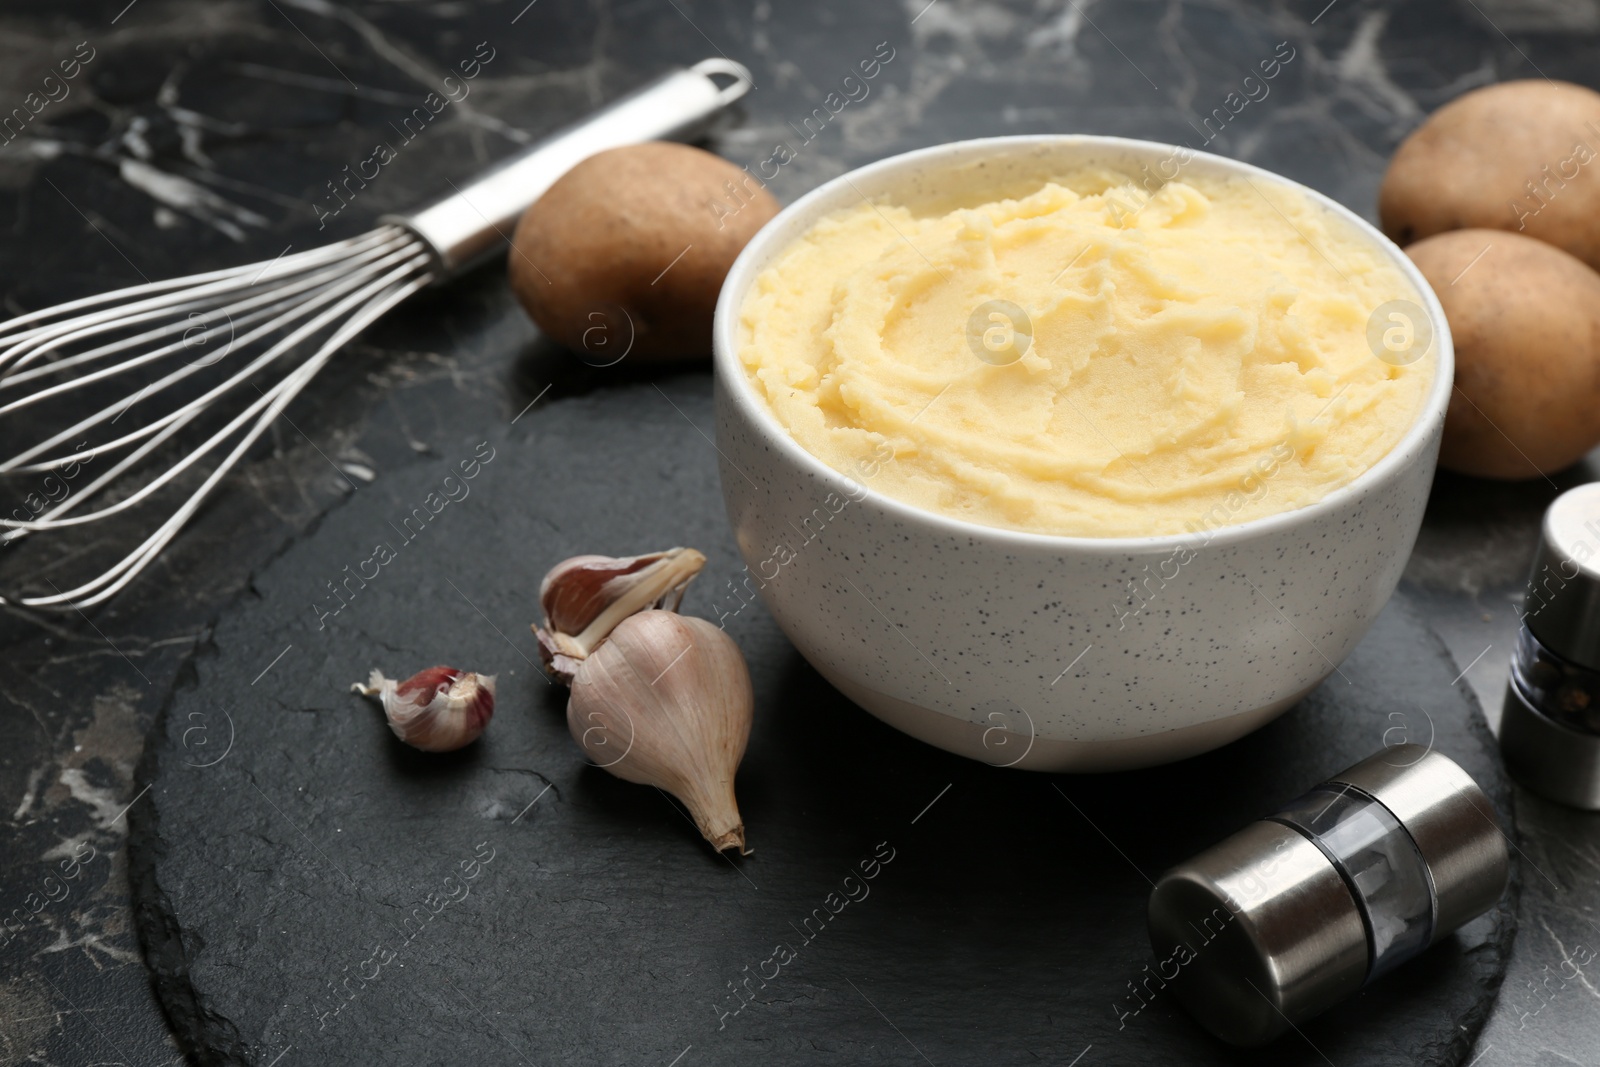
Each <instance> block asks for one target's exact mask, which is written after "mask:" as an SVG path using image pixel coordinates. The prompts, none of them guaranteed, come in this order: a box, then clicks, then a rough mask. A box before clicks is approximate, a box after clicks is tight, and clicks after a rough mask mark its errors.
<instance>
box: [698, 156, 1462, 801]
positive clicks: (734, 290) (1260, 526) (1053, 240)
mask: <svg viewBox="0 0 1600 1067" xmlns="http://www.w3.org/2000/svg"><path fill="white" fill-rule="evenodd" d="M713 344H714V351H715V369H716V400H717V446H718V450H719V453H720V456H721V459H720V463H721V471H720V474H721V482H722V489H723V495H724V498H725V500H726V503H727V509H728V515H729V518H730V520H731V522H732V525H733V529H734V532H735V536H736V539H737V541H738V545H739V549H740V552H741V553H742V555H743V557H744V560H745V563H746V573H744V574H742V575H741V576H740V577H739V579H738V580H736V581H734V582H731V583H729V587H728V588H727V589H722V590H713V592H714V594H715V595H716V596H717V598H718V602H719V607H718V613H719V615H721V616H722V617H723V621H724V622H726V621H727V620H728V617H729V616H731V615H735V614H737V613H738V612H740V611H742V610H744V608H745V605H747V604H748V603H751V602H753V601H754V600H755V599H757V598H759V599H760V601H761V602H762V603H763V604H764V605H765V607H766V608H767V610H769V611H770V612H771V613H772V615H773V617H774V618H775V619H776V620H777V622H778V625H779V626H780V627H781V628H782V629H783V631H784V633H785V634H787V635H788V637H789V638H790V640H791V641H792V642H793V643H794V645H795V647H796V648H797V649H798V650H799V651H800V653H801V654H802V655H803V656H804V657H805V658H806V659H807V660H808V661H809V662H810V663H811V664H812V666H814V667H815V668H816V669H817V670H818V671H819V672H820V673H821V674H822V675H823V676H824V677H825V678H827V679H828V681H829V682H831V683H832V684H833V685H834V686H835V687H837V688H838V689H839V690H840V691H841V692H843V693H844V694H845V695H846V696H848V697H849V698H850V699H851V700H853V701H854V702H855V703H857V704H859V705H861V706H862V707H863V708H865V709H866V710H867V711H869V712H871V713H872V714H874V715H876V716H877V717H878V718H880V719H883V720H884V721H885V722H888V723H889V724H891V725H893V726H895V727H896V728H898V729H900V730H903V731H904V732H906V733H909V734H911V735H913V736H915V737H918V738H921V739H922V740H924V741H927V742H929V743H931V744H934V745H937V746H939V747H941V748H944V749H947V750H949V751H952V752H956V753H960V754H963V755H967V756H970V757H972V758H975V759H980V760H983V761H984V762H987V763H991V764H995V765H1002V766H1015V767H1020V768H1029V769H1037V770H1050V771H1101V770H1116V769H1122V768H1130V767H1139V766H1149V765H1154V764H1159V763H1165V762H1169V761H1172V760H1176V759H1182V758H1184V757H1187V756H1191V755H1194V754H1197V753H1199V752H1203V751H1206V750H1208V749H1211V748H1215V747H1217V746H1219V745H1222V744H1226V743H1227V742H1229V741H1232V740H1234V739H1236V738H1238V737H1240V736H1242V735H1244V734H1245V733H1247V732H1249V731H1251V730H1253V729H1256V728H1257V727H1259V726H1261V725H1263V724H1264V723H1266V722H1268V721H1269V720H1271V719H1272V718H1274V717H1275V716H1277V715H1278V714H1280V713H1282V712H1283V711H1284V710H1286V709H1287V708H1289V707H1291V706H1292V705H1293V704H1294V703H1295V702H1296V701H1298V700H1299V699H1300V698H1301V697H1303V696H1304V695H1305V694H1307V693H1308V692H1310V691H1311V690H1312V689H1313V688H1315V687H1316V686H1317V685H1318V684H1319V683H1320V682H1321V681H1322V680H1323V679H1324V678H1325V677H1327V676H1328V675H1329V674H1331V673H1332V672H1333V671H1334V670H1335V669H1336V668H1337V665H1338V664H1339V663H1340V661H1341V660H1343V659H1344V658H1345V657H1346V656H1347V655H1348V654H1349V653H1350V651H1351V650H1352V649H1353V648H1354V647H1355V645H1356V643H1357V642H1358V641H1359V640H1360V638H1361V637H1362V635H1363V634H1364V633H1365V632H1366V630H1367V628H1368V627H1369V626H1370V625H1371V623H1372V622H1373V620H1374V619H1375V618H1376V616H1377V614H1378V612H1379V610H1380V609H1381V608H1382V607H1383V605H1384V603H1385V602H1386V601H1387V600H1388V598H1389V596H1390V594H1391V593H1392V592H1393V590H1394V587H1395V584H1396V583H1397V582H1398V580H1399V577H1400V573H1401V570H1402V568H1403V567H1404V565H1405V562H1406V559H1407V557H1408V556H1409V554H1410V550H1411V546H1412V544H1413V542H1414V541H1415V539H1416V535H1417V531H1418V529H1419V527H1420V525H1421V521H1422V514H1423V509H1424V506H1425V504H1426V502H1427V497H1428V491H1429V487H1430V484H1431V480H1432V476H1433V470H1434V464H1435V461H1436V459H1437V456H1438V451H1439V442H1440V434H1441V431H1442V428H1443V423H1444V413H1445V408H1446V406H1447V402H1448V400H1449V394H1450V387H1451V377H1452V371H1453V357H1452V350H1451V342H1450V334H1449V328H1448V326H1447V324H1446V323H1445V319H1444V315H1443V312H1442V310H1441V309H1440V307H1439V304H1438V301H1437V299H1436V298H1435V296H1434V294H1433V292H1432V291H1431V290H1430V289H1429V287H1428V284H1427V282H1426V281H1425V280H1424V279H1423V278H1422V276H1421V275H1420V274H1419V273H1418V272H1417V271H1416V269H1415V268H1414V267H1413V266H1412V265H1411V263H1410V261H1409V260H1408V259H1407V258H1406V257H1405V256H1404V254H1403V253H1401V251H1400V250H1399V249H1398V248H1397V247H1395V246H1394V245H1393V244H1391V243H1390V242H1389V241H1388V240H1387V239H1386V238H1384V237H1383V236H1382V235H1381V234H1380V233H1379V232H1378V231H1377V230H1376V229H1374V228H1373V227H1372V226H1370V225H1369V224H1368V223H1366V222H1365V221H1363V220H1362V219H1361V218H1360V217H1359V216H1357V215H1355V214H1353V213H1352V212H1350V211H1348V210H1347V209H1345V208H1343V207H1341V206H1340V205H1339V204H1337V203H1335V202H1333V201H1332V200H1329V199H1328V198H1326V197H1324V196H1322V195H1321V194H1319V193H1316V192H1315V191H1313V190H1311V189H1308V188H1306V187H1304V186H1301V185H1297V184H1295V183H1293V182H1290V181H1288V180H1287V179H1285V178H1282V177H1279V176H1277V175H1274V174H1271V173H1270V172H1267V171H1264V170H1261V169H1259V168H1256V167H1252V166H1249V165H1247V164H1243V163H1238V162H1235V161H1232V160H1227V159H1223V158H1220V157H1215V156H1210V155H1205V154H1203V153H1197V152H1193V151H1191V150H1189V149H1186V148H1177V147H1173V146H1170V145H1161V144H1154V143H1149V142H1141V141H1131V140H1124V139H1121V138H1111V137H1093V136H1037V137H1007V138H992V139H984V140H977V141H965V142H959V143H955V144H948V145H941V146H938V147H935V148H928V149H923V150H920V151H916V152H911V153H908V154H905V155H901V156H895V157H893V158H890V159H886V160H883V161H881V162H878V163H874V164H871V165H869V166H866V167H862V168H860V169H858V170H855V171H851V172H849V173H847V174H844V175H842V176H840V177H838V178H836V179H834V180H832V181H830V182H827V183H826V184H824V185H822V186H821V187H820V188H818V189H816V190H815V191H814V192H812V193H810V194H809V195H807V196H805V197H804V198H802V199H800V200H799V201H797V202H796V203H794V204H793V205H791V206H790V207H788V208H786V209H785V210H784V211H783V212H782V213H781V214H780V215H778V217H777V218H776V219H774V220H773V221H772V222H771V223H769V224H768V225H767V227H766V228H765V229H763V230H762V231H761V232H760V233H759V234H757V236H756V237H755V238H754V239H753V240H752V241H751V242H750V244H749V245H748V246H747V247H746V248H745V250H744V252H743V254H742V255H741V256H740V257H739V259H738V261H737V262H736V263H735V264H734V266H733V269H732V270H731V271H730V273H729V275H728V278H727V281H726V282H725V284H724V287H723V290H722V294H721V299H720V301H719V303H718V305H717V312H716V322H715V327H714V333H713Z"/></svg>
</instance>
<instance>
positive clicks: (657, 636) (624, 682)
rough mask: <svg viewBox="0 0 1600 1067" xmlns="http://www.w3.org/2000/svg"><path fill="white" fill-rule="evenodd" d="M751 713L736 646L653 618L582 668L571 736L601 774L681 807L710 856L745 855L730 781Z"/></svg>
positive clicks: (614, 636) (720, 635) (723, 637)
mask: <svg viewBox="0 0 1600 1067" xmlns="http://www.w3.org/2000/svg"><path fill="white" fill-rule="evenodd" d="M754 704H755V698H754V694H753V692H752V690H751V687H750V671H749V670H748V668H746V666H745V662H744V656H743V654H742V653H741V652H740V651H739V646H738V645H737V644H735V643H734V640H733V639H732V638H731V637H729V636H728V635H727V634H725V633H724V632H722V630H720V629H718V628H717V627H716V626H713V625H712V624H711V623H709V622H707V621H705V620H704V619H696V618H690V617H685V616H682V615H679V614H677V613H676V612H671V611H659V610H648V611H641V612H639V613H637V614H635V615H631V616H629V617H628V618H626V619H624V620H623V621H622V622H620V623H619V624H617V626H616V628H615V629H613V630H612V631H611V635H610V637H609V638H608V639H607V640H606V641H604V642H603V643H602V644H601V645H600V646H599V647H598V648H596V649H595V650H594V651H593V652H592V653H590V654H589V656H588V657H587V658H585V659H584V660H583V661H582V662H581V663H580V664H579V669H578V671H577V673H576V674H575V676H574V677H573V679H572V695H571V698H570V700H569V701H568V703H567V729H569V730H570V731H571V732H572V737H573V740H575V741H577V742H578V746H579V747H580V748H582V749H583V750H584V752H585V753H587V754H588V755H589V757H590V758H591V759H593V760H594V761H595V763H596V764H597V765H599V766H601V767H602V768H604V769H605V770H607V771H609V772H611V773H612V774H614V775H616V776H617V777H618V778H622V779H625V780H626V781H629V782H638V783H640V784H643V785H654V786H659V787H660V788H662V789H665V790H666V791H667V792H669V793H671V794H672V795H673V796H675V797H677V798H678V799H679V800H681V801H682V802H683V804H684V806H685V807H687V808H688V809H689V814H690V815H691V816H693V818H694V822H695V826H697V827H698V828H699V830H700V833H701V834H703V835H704V836H705V839H706V840H707V841H709V842H711V847H712V848H715V849H716V850H717V851H719V852H721V851H723V850H725V849H729V848H738V849H739V851H740V852H741V853H742V854H744V855H749V853H750V850H749V849H748V848H746V847H745V836H744V820H743V819H742V818H741V817H740V815H739V805H738V801H737V800H736V799H735V797H734V792H733V779H734V775H735V774H736V773H737V772H738V769H739V761H740V760H741V759H743V758H744V750H745V745H746V743H747V742H748V741H749V739H750V723H751V718H752V713H753V708H754Z"/></svg>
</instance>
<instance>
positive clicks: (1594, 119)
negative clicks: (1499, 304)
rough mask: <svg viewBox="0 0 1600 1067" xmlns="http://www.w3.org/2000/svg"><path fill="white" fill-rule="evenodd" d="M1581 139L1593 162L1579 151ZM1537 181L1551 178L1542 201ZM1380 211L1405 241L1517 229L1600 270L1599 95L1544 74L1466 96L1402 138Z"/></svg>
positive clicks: (1387, 227)
mask: <svg viewBox="0 0 1600 1067" xmlns="http://www.w3.org/2000/svg"><path fill="white" fill-rule="evenodd" d="M1591 123H1592V125H1591ZM1579 144H1582V145H1584V146H1586V148H1587V150H1588V152H1589V153H1591V155H1590V156H1589V159H1588V162H1587V163H1580V162H1579V161H1580V160H1581V159H1583V158H1585V157H1584V156H1583V155H1581V154H1579V155H1575V153H1574V149H1575V147H1576V146H1578V145H1579ZM1563 164H1566V166H1565V167H1564V168H1563ZM1547 166H1548V167H1549V168H1550V170H1549V172H1548V173H1546V172H1545V170H1544V168H1545V167H1547ZM1563 169H1564V170H1565V174H1563V173H1562V171H1563ZM1574 173H1575V176H1572V177H1568V176H1567V175H1574ZM1552 175H1553V176H1554V177H1553V178H1552V177H1551V176H1552ZM1529 181H1533V182H1535V183H1536V185H1541V186H1544V185H1546V183H1547V184H1548V189H1549V190H1550V192H1548V193H1546V192H1543V191H1541V193H1540V195H1541V197H1543V204H1542V206H1541V201H1540V200H1539V199H1536V198H1535V197H1534V196H1533V195H1532V194H1531V193H1530V192H1529V191H1528V187H1527V183H1528V182H1529ZM1563 182H1564V183H1565V184H1564V186H1563V185H1562V184H1561V183H1563ZM1518 206H1520V208H1521V210H1522V212H1531V214H1521V215H1519V211H1518ZM1378 215H1379V218H1380V219H1381V220H1382V224H1383V232H1384V233H1385V234H1387V235H1388V236H1389V238H1390V239H1391V240H1393V241H1395V242H1396V243H1397V244H1400V245H1402V246H1404V245H1408V244H1410V243H1412V242H1413V241H1417V240H1420V239H1421V238H1424V237H1431V236H1433V235H1434V234H1437V233H1444V232H1446V231H1447V230H1460V229H1466V228H1469V227H1484V228H1493V229H1500V230H1513V231H1517V232H1520V233H1522V234H1525V235H1526V236H1528V237H1537V238H1538V239H1540V240H1541V241H1548V242H1549V243H1551V244H1553V245H1555V246H1556V247H1558V248H1563V249H1566V250H1567V251H1568V252H1571V253H1572V254H1573V255H1575V256H1577V257H1578V258H1579V259H1581V260H1583V261H1584V262H1585V263H1587V264H1589V265H1590V266H1591V267H1595V268H1597V269H1600V93H1596V92H1594V91H1593V90H1592V89H1586V88H1584V87H1583V86H1581V85H1572V84H1570V83H1568V82H1554V83H1552V82H1546V81H1543V80H1536V81H1513V82H1503V83H1501V84H1499V85H1490V86H1487V87H1485V88H1482V89H1476V90H1473V91H1472V92H1470V93H1467V94H1466V95H1464V96H1461V97H1458V98H1457V99H1455V100H1453V101H1451V102H1450V103H1448V104H1446V105H1445V106H1444V107H1442V108H1440V109H1439V110H1438V111H1435V112H1434V113H1433V114H1432V115H1430V116H1429V117H1428V120H1427V121H1426V122H1424V123H1423V124H1422V125H1421V126H1419V127H1417V128H1416V129H1415V130H1414V131H1412V133H1411V135H1410V136H1409V137H1407V138H1406V139H1405V140H1404V141H1402V142H1401V144H1400V147H1399V148H1398V149H1397V150H1396V151H1395V154H1394V158H1393V159H1392V160H1390V161H1389V170H1388V172H1387V173H1386V174H1385V175H1384V178H1383V185H1382V186H1381V187H1380V189H1379V191H1378ZM1478 247H1479V248H1482V247H1483V245H1482V244H1479V246H1478Z"/></svg>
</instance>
